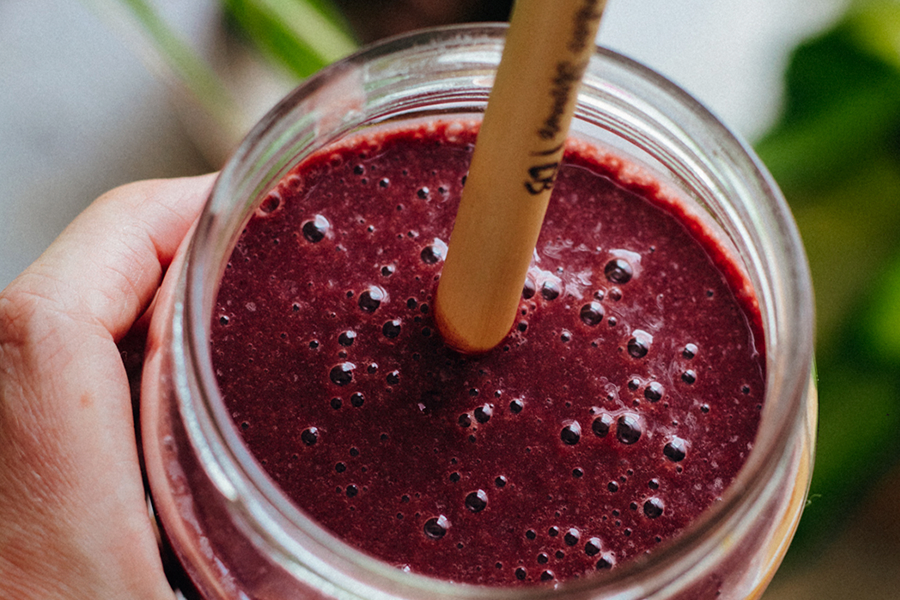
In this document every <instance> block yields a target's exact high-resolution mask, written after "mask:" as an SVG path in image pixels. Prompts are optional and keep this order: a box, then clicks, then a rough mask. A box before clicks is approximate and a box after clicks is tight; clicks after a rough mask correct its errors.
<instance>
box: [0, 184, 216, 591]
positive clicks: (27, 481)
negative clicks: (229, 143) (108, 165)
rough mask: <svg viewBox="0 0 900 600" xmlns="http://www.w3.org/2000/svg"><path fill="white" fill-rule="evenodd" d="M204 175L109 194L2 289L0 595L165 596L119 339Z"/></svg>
mask: <svg viewBox="0 0 900 600" xmlns="http://www.w3.org/2000/svg"><path fill="white" fill-rule="evenodd" d="M211 184H212V178H211V177H210V176H206V177H200V178H191V179H179V180H169V181H152V182H141V183H136V184H131V185H128V186H124V187H121V188H118V189H116V190H113V191H112V192H109V193H108V194H106V195H104V196H103V197H101V198H100V199H98V200H97V201H96V202H95V203H94V204H92V205H91V206H90V207H89V208H88V209H87V210H85V212H84V213H82V214H81V215H80V216H79V217H78V218H77V219H76V220H75V221H73V222H72V224H71V225H70V226H69V227H67V228H66V230H65V231H64V232H63V233H62V234H61V235H60V237H59V238H58V239H57V241H56V242H54V243H53V245H52V246H51V247H50V248H48V249H47V251H46V252H45V253H44V254H43V255H42V256H41V257H40V259H38V261H36V262H35V264H34V265H32V266H31V267H29V269H28V270H26V272H25V273H23V274H22V275H21V276H20V277H18V278H17V279H16V280H15V281H14V282H13V283H12V284H10V286H9V287H8V288H7V289H6V290H4V291H3V292H2V293H0V523H3V525H2V526H0V597H4V598H5V597H11V598H12V597H14V598H23V599H24V598H32V597H36V598H38V597H39V598H54V597H60V598H63V597H65V598H95V599H102V598H130V597H134V598H150V599H157V598H159V599H162V598H167V599H171V598H172V592H171V589H169V588H168V586H167V584H166V581H165V578H164V577H163V574H162V568H161V565H160V561H159V557H158V552H157V549H156V543H155V538H154V535H153V531H152V529H151V526H150V522H149V519H148V517H147V508H146V504H145V501H144V490H143V486H142V482H141V475H140V468H139V464H138V456H137V448H136V445H135V436H134V425H133V422H132V407H131V403H130V396H129V387H128V381H127V376H126V374H125V370H124V367H123V364H122V360H121V357H120V355H119V352H118V350H117V348H116V342H117V341H118V340H119V339H121V337H122V336H124V334H125V333H126V332H127V331H128V329H129V328H130V327H131V325H132V324H133V323H134V322H135V320H136V319H137V318H138V317H139V316H140V315H141V313H142V312H143V311H144V310H146V307H147V306H148V304H149V303H150V301H151V300H152V298H153V295H154V294H155V292H156V289H157V287H158V285H159V283H160V280H161V278H162V275H163V273H164V271H165V268H166V267H167V266H168V264H169V263H170V261H171V260H172V257H173V255H174V253H175V251H176V249H177V247H178V246H179V244H180V243H181V241H182V239H183V238H184V237H185V235H186V233H187V232H188V230H189V228H190V227H191V225H192V223H193V221H194V220H195V218H196V216H197V214H198V213H199V211H200V208H201V206H202V204H203V202H204V200H205V198H206V196H207V195H208V191H209V188H210V186H211Z"/></svg>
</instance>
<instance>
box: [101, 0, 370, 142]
mask: <svg viewBox="0 0 900 600" xmlns="http://www.w3.org/2000/svg"><path fill="white" fill-rule="evenodd" d="M85 2H86V3H87V4H88V5H90V6H91V7H93V8H94V10H95V11H96V12H97V13H98V14H99V15H100V16H101V17H103V18H104V19H105V20H107V21H108V22H109V23H110V25H111V26H112V28H113V30H114V31H116V32H118V33H120V34H122V35H123V36H124V37H125V38H126V40H127V41H129V42H131V44H132V46H133V47H135V49H136V51H137V52H138V54H139V55H140V56H141V57H142V58H143V60H144V61H145V62H146V63H148V65H150V66H151V68H153V69H154V70H155V71H156V72H157V73H158V74H160V75H161V76H162V79H163V80H165V81H167V82H168V83H169V84H170V86H171V87H172V88H174V89H176V90H178V91H180V92H183V93H186V94H187V95H188V96H189V97H190V98H191V99H192V101H193V102H194V103H195V104H196V105H197V106H199V107H200V108H201V109H202V111H203V113H204V114H205V115H206V117H207V118H209V119H211V120H212V127H213V128H215V129H217V130H218V131H220V132H225V133H224V135H222V136H221V137H222V139H224V140H229V141H231V142H234V141H236V140H238V139H240V138H241V137H242V136H243V134H244V133H245V131H244V130H245V128H246V127H248V126H249V125H250V124H251V123H248V122H247V119H246V115H244V114H243V112H244V111H243V110H242V107H241V106H240V103H239V102H237V101H236V100H235V99H234V97H235V95H236V94H235V90H233V89H230V88H229V84H228V82H227V81H226V78H224V77H223V76H222V75H221V74H220V73H219V72H218V71H217V69H216V67H215V66H214V65H213V64H211V62H210V60H208V58H207V57H206V56H205V53H204V51H203V50H202V49H201V48H197V47H196V46H195V45H192V44H191V43H189V41H188V40H186V39H185V36H184V35H183V34H181V33H180V32H179V31H177V30H176V28H175V27H173V25H172V24H171V23H169V22H168V21H167V20H166V19H165V18H164V17H163V15H162V14H161V12H160V10H159V7H158V5H157V3H155V2H154V1H153V0H85ZM218 4H219V6H220V8H221V12H222V17H223V20H224V22H225V23H227V24H230V25H232V26H231V27H229V28H227V29H228V30H229V31H232V32H234V33H236V34H237V36H238V37H240V38H241V39H242V40H245V41H248V42H249V44H250V47H252V48H255V49H256V50H258V51H259V54H260V55H262V56H263V57H264V59H265V63H266V66H267V68H275V69H277V70H280V71H282V72H284V73H287V74H288V76H289V77H290V78H293V79H296V80H298V81H299V80H300V79H303V78H305V77H308V76H309V75H311V74H313V73H315V72H316V71H318V70H319V69H321V68H322V67H324V66H325V65H328V64H330V63H332V62H334V61H336V60H338V59H340V58H342V57H344V56H346V55H347V54H350V53H351V52H353V51H354V50H355V49H356V47H357V44H356V41H355V40H354V39H353V37H352V35H351V34H350V33H349V27H348V25H347V24H346V22H345V21H344V19H343V17H342V16H341V13H340V12H339V11H338V10H337V9H336V8H335V7H334V5H333V3H332V2H331V1H330V0H218Z"/></svg>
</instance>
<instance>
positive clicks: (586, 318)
mask: <svg viewBox="0 0 900 600" xmlns="http://www.w3.org/2000/svg"><path fill="white" fill-rule="evenodd" d="M603 314H604V310H603V305H602V304H600V303H599V302H591V303H590V304H585V305H584V306H582V307H581V311H580V312H579V316H580V317H581V322H582V323H584V324H585V325H589V326H591V327H594V326H595V325H599V324H600V323H602V322H603Z"/></svg>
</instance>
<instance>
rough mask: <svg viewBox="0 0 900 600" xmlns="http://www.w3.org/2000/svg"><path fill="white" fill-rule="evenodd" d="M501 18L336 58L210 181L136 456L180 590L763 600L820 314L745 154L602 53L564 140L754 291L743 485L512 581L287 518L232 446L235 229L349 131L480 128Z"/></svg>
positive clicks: (173, 288) (161, 345) (785, 212)
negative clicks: (760, 381)
mask: <svg viewBox="0 0 900 600" xmlns="http://www.w3.org/2000/svg"><path fill="white" fill-rule="evenodd" d="M504 34H505V27H504V26H501V25H482V26H457V27H450V28H442V29H435V30H427V31H423V32H418V33H413V34H410V35H406V36H403V37H398V38H393V39H390V40H386V41H384V42H382V43H379V44H377V45H374V46H371V47H367V48H364V49H362V50H361V51H359V52H358V53H356V54H354V55H352V56H350V57H348V58H347V59H345V60H342V61H340V62H338V63H336V64H333V65H331V66H329V67H328V68H326V69H324V70H323V71H321V72H320V73H318V74H317V75H315V76H314V77H312V78H310V79H309V80H307V81H306V82H305V83H304V84H303V85H301V86H300V87H299V88H297V89H296V90H295V91H294V92H293V93H291V94H290V95H289V96H287V97H286V98H285V99H284V100H283V101H282V102H281V103H280V104H278V105H277V106H276V107H275V108H274V109H273V110H272V111H271V112H270V113H269V114H268V115H267V116H266V117H265V118H264V119H263V120H262V121H261V122H260V123H259V124H258V125H257V126H256V127H255V128H254V129H253V130H252V132H251V133H250V134H249V136H248V137H247V138H246V139H245V140H244V142H243V143H242V144H241V145H240V147H239V148H238V149H237V151H236V152H235V154H234V156H233V157H232V158H231V160H230V161H229V162H228V164H227V165H226V166H225V168H224V169H223V170H222V172H221V173H220V175H219V177H218V180H217V182H216V184H215V186H214V189H213V191H212V193H211V195H210V198H209V200H208V202H207V204H206V206H205V208H204V210H203V212H202V215H201V216H200V218H199V222H198V223H197V225H196V228H195V229H194V230H193V233H192V234H191V236H190V238H189V239H188V240H186V242H185V244H183V246H182V249H181V251H180V253H179V256H178V258H177V259H176V261H175V262H174V263H173V265H172V267H171V268H170V269H169V271H168V273H167V274H166V277H165V281H164V283H163V286H162V289H161V291H160V293H159V296H158V299H157V306H156V309H155V312H154V315H153V322H152V325H151V331H150V336H149V340H148V344H147V353H146V361H145V367H144V374H143V382H142V399H141V410H140V422H141V432H142V438H143V451H144V458H145V461H146V468H147V475H148V479H149V488H150V489H149V491H150V497H151V500H152V507H153V510H154V512H155V516H156V518H157V520H158V523H159V525H160V529H161V531H162V537H163V540H164V545H165V548H166V549H167V550H168V551H170V552H171V553H172V554H173V555H174V557H175V558H176V559H177V563H178V565H179V568H180V569H181V570H183V573H184V575H185V576H186V581H188V582H189V585H188V587H190V588H192V589H193V592H191V593H192V594H195V595H197V596H199V597H201V598H204V599H209V600H225V599H228V600H237V599H247V598H250V599H260V600H261V599H267V600H268V599H288V598H291V599H293V598H341V599H350V598H358V599H366V600H368V599H373V598H383V599H389V598H406V599H419V598H421V599H425V598H427V599H429V600H437V599H445V598H446V599H449V598H456V599H459V598H466V599H473V600H474V599H484V600H488V599H491V600H493V599H501V598H517V599H527V598H561V599H569V598H598V599H599V598H616V599H619V600H624V599H629V598H634V599H639V598H640V599H646V598H653V599H662V598H706V597H710V598H713V597H715V598H723V599H724V598H735V599H746V598H757V597H759V596H760V595H761V594H762V592H763V590H764V589H765V587H766V585H767V583H768V582H769V580H770V579H771V577H772V575H773V574H774V572H775V570H776V568H777V567H778V565H779V563H780V562H781V559H782V557H783V555H784V553H785V551H786V549H787V547H788V544H789V543H790V540H791V537H792V535H793V532H794V530H795V528H796V526H797V523H798V521H799V518H800V514H801V512H802V509H803V507H804V504H805V499H806V493H807V489H808V485H809V480H810V474H811V469H812V461H813V448H814V432H815V421H816V394H815V388H814V384H813V381H812V369H813V335H814V331H813V330H814V325H813V322H814V319H813V304H812V290H811V282H810V275H809V270H808V267H807V263H806V258H805V254H804V251H803V248H802V245H801V242H800V239H799V236H798V233H797V230H796V227H795V225H794V222H793V220H792V217H791V214H790V212H789V209H788V207H787V205H786V203H785V201H784V199H783V198H782V196H781V193H780V192H779V190H778V189H777V187H776V185H775V183H774V182H773V181H772V179H771V177H770V176H769V174H768V173H767V172H766V170H765V168H764V167H763V166H762V165H761V164H760V162H759V160H758V159H757V158H756V157H755V156H754V154H753V152H752V151H751V150H750V149H749V148H748V147H747V145H746V144H744V143H743V142H742V141H740V140H739V139H737V138H736V137H735V135H734V134H732V133H731V132H730V131H729V130H728V129H727V128H726V127H725V126H724V125H722V124H721V123H720V122H719V121H718V120H717V119H716V118H715V117H714V116H713V115H711V114H710V113H709V112H708V111H707V110H706V109H704V108H703V107H702V106H701V105H700V104H699V103H698V102H697V101H695V100H694V99H692V98H691V97H690V96H688V95H687V94H686V93H684V92H683V91H681V90H680V89H679V88H677V87H676V86H675V85H673V84H672V83H670V82H669V81H667V80H665V79H664V78H663V77H661V76H660V75H658V74H656V73H654V72H652V71H650V70H648V69H647V68H645V67H643V66H641V65H639V64H637V63H635V62H633V61H631V60H629V59H627V58H624V57H622V56H620V55H617V54H615V53H614V52H611V51H609V50H604V49H598V50H597V51H596V53H595V54H594V55H593V57H592V59H591V61H590V65H589V67H588V69H587V72H586V75H585V78H584V82H583V86H582V88H581V92H580V95H579V103H578V107H577V110H576V115H575V119H574V121H573V126H572V135H574V136H577V137H579V138H581V139H584V140H588V141H590V142H591V143H594V144H596V145H597V146H599V147H603V148H608V149H610V150H611V151H613V152H615V153H618V154H620V155H622V156H623V157H625V158H626V159H627V160H630V161H633V162H634V163H636V164H639V165H642V166H644V167H646V168H647V169H649V170H650V171H652V172H653V173H654V174H656V176H658V177H659V179H660V180H661V182H662V183H663V184H664V185H667V186H670V187H671V188H672V189H675V190H678V191H679V193H680V194H682V195H683V196H684V197H685V198H687V199H688V200H689V201H690V202H691V204H692V205H693V206H694V207H695V208H696V209H697V210H700V211H702V212H703V214H704V215H706V217H708V218H707V220H708V222H709V223H710V224H711V226H713V227H715V228H716V229H717V230H718V232H717V233H718V234H719V235H721V236H722V238H723V239H725V240H727V243H728V244H729V245H730V246H731V247H732V250H733V252H734V255H735V257H736V260H737V261H738V262H739V263H740V265H741V267H742V268H743V269H745V270H746V273H747V274H748V277H749V280H750V282H751V284H752V285H753V287H754V290H755V293H756V297H757V300H758V303H759V309H760V313H761V316H762V328H763V331H764V335H765V350H766V369H767V371H766V373H767V378H766V382H767V383H766V385H767V389H766V394H765V402H764V407H763V410H762V415H761V420H760V425H759V430H758V433H757V437H756V440H755V443H754V444H753V450H752V452H751V453H750V455H749V458H748V460H747V462H746V463H745V465H744V466H743V468H742V469H741V471H740V472H739V474H738V476H737V478H736V479H735V480H734V482H733V483H732V484H731V486H730V487H729V488H728V489H727V490H726V491H725V493H724V494H723V496H722V499H721V501H720V502H716V503H714V505H713V506H712V507H711V508H709V509H708V510H707V511H706V512H705V513H704V514H702V515H701V517H700V518H699V519H698V520H697V521H696V522H695V523H693V524H692V525H691V526H689V527H688V529H687V530H686V531H684V532H683V533H682V534H681V535H679V536H678V537H677V538H676V539H674V540H672V541H670V542H668V543H666V544H664V545H662V546H661V547H659V548H658V550H656V551H654V552H653V553H651V554H650V555H649V556H647V557H646V558H644V559H641V560H637V561H633V562H632V563H630V564H623V565H620V566H619V567H617V568H616V569H614V570H613V571H611V572H609V573H607V574H605V575H604V576H597V577H586V578H581V579H577V580H574V581H568V582H563V583H557V584H555V585H534V586H525V587H515V588H503V587H492V586H477V585H463V584H454V583H451V582H448V581H443V580H438V579H433V578H429V577H425V576H422V575H417V574H415V573H409V572H405V571H404V570H401V569H398V568H395V567H393V566H390V565H388V564H385V563H382V562H380V561H379V560H377V559H375V558H373V557H371V556H367V555H365V554H363V553H361V552H360V551H358V550H356V549H354V548H352V547H350V546H349V545H347V544H345V543H343V542H342V541H341V540H340V539H337V538H336V537H334V536H333V535H332V534H330V533H329V532H328V531H326V530H325V529H324V528H322V527H320V526H319V525H318V524H317V523H316V522H314V521H313V520H311V519H310V518H309V517H308V516H307V515H306V514H304V512H302V511H301V510H299V509H298V508H297V507H296V506H295V505H294V504H292V502H291V501H290V500H289V499H288V498H287V496H286V495H285V494H284V493H283V492H282V491H281V490H280V489H279V488H278V487H277V486H276V485H275V484H274V483H273V482H272V480H271V479H270V478H269V477H268V476H267V475H266V473H265V472H264V471H263V469H262V468H261V467H260V465H259V464H258V463H257V461H256V460H255V459H254V457H253V456H252V455H251V453H250V452H249V451H248V449H247V448H246V447H245V445H244V444H243V442H242V440H241V437H240V434H239V432H238V431H237V429H236V428H235V425H234V423H233V422H232V418H231V415H230V414H229V413H228V411H227V410H226V408H225V406H224V404H223V400H222V397H221V394H220V392H219V389H218V387H217V382H216V377H215V374H214V372H213V367H212V360H211V351H210V323H211V319H212V318H213V307H214V305H215V300H216V294H217V288H218V283H219V280H220V278H221V276H222V273H223V271H224V269H225V265H226V263H227V261H228V260H229V257H230V254H231V251H232V249H233V247H234V245H235V243H236V240H237V238H238V236H239V235H240V233H241V231H242V229H243V226H244V224H245V223H246V222H247V221H248V219H249V218H250V217H251V215H252V214H253V213H254V212H255V211H256V210H257V208H258V207H259V206H260V203H261V202H262V201H263V200H264V199H265V197H266V196H267V194H268V193H269V192H270V190H272V189H273V187H274V186H275V185H276V184H277V183H278V182H279V181H280V180H281V179H282V178H283V177H284V176H285V175H286V174H287V173H288V172H289V171H290V170H291V169H292V168H293V167H294V166H296V165H297V164H298V163H299V162H300V161H302V160H303V159H304V158H305V157H308V156H310V155H311V154H312V153H315V152H316V151H318V150H321V149H322V148H324V147H326V146H328V145H329V144H332V143H335V142H336V141H338V140H340V139H342V138H344V137H345V136H348V135H350V134H359V133H361V132H365V131H367V130H368V129H370V128H376V127H379V126H383V125H384V124H386V123H391V124H398V123H402V122H404V121H412V120H421V119H427V118H436V117H441V118H451V117H456V116H458V117H460V118H464V119H473V118H474V119H477V118H480V115H481V114H482V113H483V111H484V108H485V105H486V102H487V98H488V94H489V90H490V87H491V84H492V81H493V77H494V73H495V70H496V68H497V65H498V63H499V60H500V55H501V51H502V47H503V42H504Z"/></svg>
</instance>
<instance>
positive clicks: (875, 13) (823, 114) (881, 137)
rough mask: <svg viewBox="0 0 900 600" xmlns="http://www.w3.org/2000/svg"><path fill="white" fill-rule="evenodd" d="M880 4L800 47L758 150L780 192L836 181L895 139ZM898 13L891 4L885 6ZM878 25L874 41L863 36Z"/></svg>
mask: <svg viewBox="0 0 900 600" xmlns="http://www.w3.org/2000/svg"><path fill="white" fill-rule="evenodd" d="M883 4H884V2H867V3H864V4H862V5H860V6H859V7H857V8H856V9H855V10H854V11H853V12H851V13H849V14H848V16H847V17H846V18H845V19H843V20H842V21H840V22H839V23H838V24H837V25H835V26H834V27H833V28H832V29H831V30H829V31H826V32H825V33H823V34H822V35H820V36H818V37H816V38H814V39H811V40H809V41H807V42H805V43H803V44H801V45H800V46H799V47H798V48H797V49H796V50H795V52H794V53H793V55H792V58H791V61H790V64H789V67H788V70H787V74H786V81H785V85H786V89H785V104H784V109H783V113H782V116H781V118H780V120H779V122H778V124H777V125H776V126H775V127H774V128H773V129H772V130H771V131H770V132H769V133H768V134H767V135H766V136H764V137H763V138H762V139H761V140H760V141H759V142H758V144H757V145H756V149H757V152H758V153H759V155H760V157H761V158H762V160H763V162H764V163H765V164H766V165H767V166H768V168H769V170H770V171H771V172H772V174H773V176H774V177H775V179H776V180H777V181H778V182H779V184H780V185H781V186H782V188H783V189H785V191H786V192H788V191H790V190H792V189H795V188H804V187H806V188H816V187H822V186H826V185H829V184H830V183H831V182H834V181H836V180H839V179H841V178H843V177H845V176H846V174H847V173H848V172H850V171H852V170H853V169H855V168H856V165H857V164H858V163H860V162H861V161H865V160H867V159H868V158H869V157H870V156H872V155H873V154H875V153H878V152H881V151H883V150H884V149H885V148H886V147H891V148H893V146H892V145H893V140H895V139H896V137H897V136H898V133H900V68H898V67H900V62H898V61H900V59H895V60H887V58H886V53H885V52H884V51H883V49H882V45H877V44H874V43H873V41H872V40H873V39H875V38H876V37H877V38H878V39H883V38H885V37H887V34H886V33H885V31H886V28H888V27H891V28H893V29H894V31H895V32H898V33H900V18H898V19H894V20H893V21H888V23H890V25H886V24H884V23H882V21H880V18H881V17H883V15H882V13H883V12H884V11H883V10H882V8H883V7H882V6H881V5H883ZM889 4H891V5H893V6H894V8H897V3H895V2H892V3H889ZM872 23H879V24H881V27H880V33H879V35H878V36H871V35H869V29H868V27H870V26H871V24H872Z"/></svg>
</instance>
